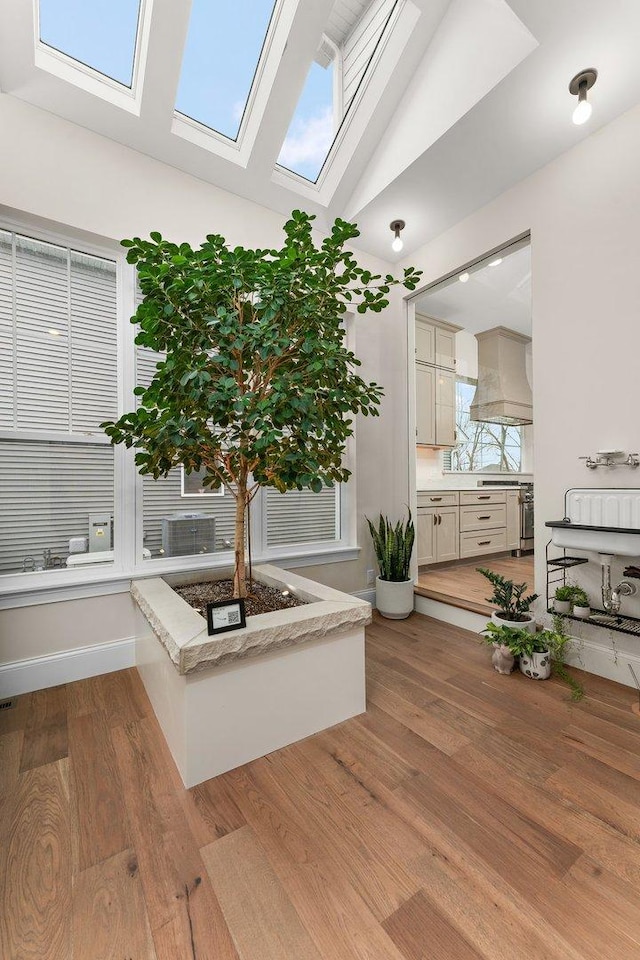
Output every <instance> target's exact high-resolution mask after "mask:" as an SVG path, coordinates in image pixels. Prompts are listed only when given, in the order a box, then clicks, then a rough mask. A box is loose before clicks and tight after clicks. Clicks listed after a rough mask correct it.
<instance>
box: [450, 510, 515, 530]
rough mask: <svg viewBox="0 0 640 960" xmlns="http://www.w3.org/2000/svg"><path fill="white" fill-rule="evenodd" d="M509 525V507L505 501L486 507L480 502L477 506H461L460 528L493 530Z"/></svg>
mask: <svg viewBox="0 0 640 960" xmlns="http://www.w3.org/2000/svg"><path fill="white" fill-rule="evenodd" d="M506 526H507V507H506V505H505V504H504V503H498V504H494V505H493V506H490V507H485V506H484V505H483V504H478V505H477V506H475V507H461V508H460V530H461V531H462V532H463V533H464V532H465V531H467V530H493V529H496V528H498V527H506Z"/></svg>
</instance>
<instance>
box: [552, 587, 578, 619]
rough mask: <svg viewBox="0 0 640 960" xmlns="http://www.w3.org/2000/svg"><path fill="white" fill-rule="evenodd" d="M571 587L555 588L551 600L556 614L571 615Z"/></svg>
mask: <svg viewBox="0 0 640 960" xmlns="http://www.w3.org/2000/svg"><path fill="white" fill-rule="evenodd" d="M573 589H574V588H573V587H571V586H564V587H557V588H556V593H555V596H554V598H553V609H554V610H555V612H556V613H559V614H567V613H571V601H572V600H573Z"/></svg>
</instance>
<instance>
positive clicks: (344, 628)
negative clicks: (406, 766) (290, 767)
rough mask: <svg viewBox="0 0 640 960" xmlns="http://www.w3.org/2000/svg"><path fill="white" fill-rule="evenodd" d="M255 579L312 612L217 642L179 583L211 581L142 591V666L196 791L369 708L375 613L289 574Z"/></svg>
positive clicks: (147, 585)
mask: <svg viewBox="0 0 640 960" xmlns="http://www.w3.org/2000/svg"><path fill="white" fill-rule="evenodd" d="M253 575H254V577H255V579H256V580H259V581H261V582H262V583H265V584H268V585H270V586H277V587H280V588H281V589H288V590H290V591H291V592H292V593H294V594H295V595H296V596H298V597H299V598H300V599H302V600H305V601H306V603H305V605H304V606H300V607H292V608H288V609H285V610H279V611H276V612H273V613H264V614H261V615H260V616H257V617H249V618H248V619H247V626H246V627H245V628H244V629H242V630H234V631H231V632H229V633H224V634H219V635H218V636H213V637H210V636H208V634H207V622H206V620H205V618H204V617H202V616H201V615H200V614H199V613H197V612H196V611H195V610H194V609H193V608H192V607H190V606H189V604H188V603H187V602H186V601H185V600H183V599H182V597H180V596H178V594H177V593H175V591H174V590H173V589H172V587H171V585H170V583H174V584H176V585H177V584H178V583H181V584H182V583H185V582H189V581H190V582H196V581H198V580H203V579H206V574H204V575H203V574H202V573H200V574H189V576H188V577H185V576H175V577H171V576H167V577H166V579H163V578H161V577H151V578H148V579H143V580H135V581H133V582H132V584H131V595H132V597H133V600H134V601H135V603H136V605H137V608H138V619H137V630H136V664H137V668H138V671H139V673H140V676H141V677H142V681H143V683H144V685H145V688H146V690H147V693H148V695H149V699H150V700H151V703H152V705H153V709H154V711H155V713H156V716H157V718H158V721H159V723H160V726H161V728H162V731H163V733H164V736H165V738H166V740H167V743H168V745H169V749H170V750H171V753H172V755H173V758H174V760H175V762H176V765H177V767H178V770H179V771H180V775H181V777H182V779H183V781H184V783H185V785H186V786H187V787H191V786H194V785H195V784H197V783H201V782H202V781H203V780H208V779H210V778H211V777H216V776H218V775H219V774H221V773H224V772H225V771H227V770H232V769H233V768H234V767H237V766H240V765H241V764H243V763H248V762H249V761H250V760H255V759H256V758H257V757H261V756H264V755H265V754H267V753H270V752H271V751H273V750H277V749H278V748H280V747H283V746H286V745H287V744H289V743H294V742H295V741H297V740H301V739H303V738H304V737H308V736H310V735H311V734H313V733H318V732H319V731H320V730H324V729H326V728H327V727H330V726H333V725H334V724H336V723H341V722H342V721H343V720H347V719H349V717H353V716H356V715H357V714H359V713H363V712H364V710H365V708H366V707H365V680H364V628H365V626H366V624H367V623H369V622H370V620H371V605H370V604H369V603H367V602H366V601H365V600H359V599H357V598H356V597H352V596H350V595H349V594H345V593H341V592H339V591H338V590H333V589H331V588H330V587H325V586H323V585H322V584H319V583H315V582H314V581H313V580H308V579H306V578H305V577H300V576H298V575H297V574H294V573H290V572H289V571H287V570H281V569H280V568H278V567H273V566H266V565H265V566H260V567H255V568H254V571H253ZM211 579H214V578H211Z"/></svg>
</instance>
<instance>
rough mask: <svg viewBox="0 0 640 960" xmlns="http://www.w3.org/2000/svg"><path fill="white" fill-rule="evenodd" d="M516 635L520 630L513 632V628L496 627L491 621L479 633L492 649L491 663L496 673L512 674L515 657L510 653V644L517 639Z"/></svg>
mask: <svg viewBox="0 0 640 960" xmlns="http://www.w3.org/2000/svg"><path fill="white" fill-rule="evenodd" d="M517 633H520V630H514V629H513V627H505V626H498V624H497V623H495V622H494V621H493V620H491V621H490V622H489V623H488V624H487V625H486V627H485V628H484V630H482V631H481V636H483V637H484V639H485V641H486V642H487V643H488V644H490V645H491V646H492V647H493V655H492V657H491V662H492V664H493V669H494V670H497V672H498V673H503V674H509V673H512V672H513V668H514V666H515V656H514V654H513V653H512V651H511V643H512V641H514V640H515V639H517V638H516V637H515V634H517Z"/></svg>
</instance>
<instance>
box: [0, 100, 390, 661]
mask: <svg viewBox="0 0 640 960" xmlns="http://www.w3.org/2000/svg"><path fill="white" fill-rule="evenodd" d="M0 129H1V130H2V137H0V169H1V170H2V176H1V177H0V205H2V206H4V207H5V208H8V209H9V210H12V211H16V212H19V213H23V214H27V215H31V216H34V217H38V218H44V219H46V220H49V221H51V222H52V224H54V225H58V226H59V227H61V228H63V229H64V228H65V227H67V228H72V229H73V230H77V231H86V232H88V233H89V234H92V235H96V236H97V237H99V238H101V239H104V238H107V239H111V240H113V241H119V240H120V239H121V238H123V237H128V236H133V235H141V236H144V235H146V234H148V233H149V232H150V231H151V230H159V231H160V232H162V233H163V234H164V235H165V236H167V237H169V238H171V239H174V240H186V241H189V242H191V243H196V244H197V243H199V242H200V240H201V239H203V238H204V236H205V235H206V234H207V233H211V232H216V233H222V234H223V235H224V236H225V237H226V238H227V240H228V241H229V243H231V244H244V245H246V246H265V247H270V246H274V245H279V244H280V242H281V239H282V233H281V227H282V224H283V222H284V219H285V218H283V217H282V216H280V215H278V214H276V213H274V212H272V211H270V210H267V209H266V208H264V207H260V206H258V205H257V204H255V203H252V202H251V201H248V200H245V199H243V198H240V197H237V196H235V195H232V194H229V193H227V192H225V191H223V190H220V189H218V188H216V187H213V186H211V185H210V184H208V183H204V182H203V181H200V180H197V179H195V178H194V177H191V176H188V175H187V174H184V173H182V172H180V171H179V170H176V169H174V168H172V167H169V166H167V165H165V164H162V163H160V162H158V161H156V160H153V159H151V158H149V157H147V156H145V155H143V154H141V153H138V152H136V151H134V150H131V149H129V148H127V147H124V146H122V145H120V144H117V143H114V142H113V141H110V140H108V139H106V138H103V137H100V136H98V135H97V134H95V133H93V132H91V131H89V130H86V129H84V128H82V127H79V126H75V125H74V124H71V123H69V122H67V121H65V120H62V119H60V118H58V117H55V116H53V115H52V114H49V113H47V112H45V111H42V110H39V109H38V108H36V107H33V106H31V105H29V104H26V103H23V102H21V101H19V100H17V99H15V98H14V97H9V96H6V95H0ZM301 205H302V204H301ZM359 259H360V261H361V262H362V263H363V264H364V265H366V266H367V267H369V268H370V269H372V270H374V271H378V270H382V271H384V272H385V273H386V272H387V270H388V265H387V264H385V263H381V262H380V261H377V260H376V259H375V258H373V257H371V256H369V255H366V254H363V255H361V256H359ZM355 323H356V352H357V353H358V354H359V356H360V358H361V359H362V361H363V367H362V369H361V374H362V376H364V377H365V378H368V379H372V380H375V381H376V382H378V383H380V384H382V385H383V386H384V387H385V389H386V391H387V396H386V397H385V400H384V402H383V406H382V411H381V416H380V417H379V418H362V420H361V422H359V423H358V427H357V429H358V439H357V449H356V478H357V479H356V481H355V482H356V483H357V497H358V540H359V542H360V543H361V544H362V546H363V551H362V556H361V558H360V559H359V560H357V561H350V562H345V563H340V564H336V565H332V566H329V567H322V566H314V567H313V568H311V570H310V574H311V575H312V576H313V577H314V578H315V579H317V580H319V581H321V582H326V583H332V584H333V583H336V582H337V583H339V585H340V587H341V588H342V589H344V590H347V591H356V590H363V589H365V588H366V570H367V568H369V567H371V566H373V562H372V561H373V553H372V550H371V546H370V543H369V535H368V532H367V531H366V527H365V525H364V519H363V515H364V514H365V513H368V514H370V515H374V514H376V513H377V512H378V511H380V510H382V511H388V512H390V513H396V512H400V511H402V510H404V505H405V504H406V502H407V499H408V465H407V457H406V442H405V437H406V431H407V397H406V352H407V345H406V330H405V327H404V323H403V311H402V297H401V295H400V294H399V293H396V294H395V296H394V299H393V305H392V306H391V307H390V308H389V309H388V310H386V311H385V312H384V313H382V314H379V315H376V314H371V315H370V316H364V317H361V316H359V315H358V316H357V319H356V321H355ZM382 451H384V453H382ZM54 608H55V609H54ZM51 611H53V614H52V613H51ZM105 611H108V615H105ZM98 622H99V623H100V632H99V635H100V638H101V640H100V641H96V642H103V641H104V640H105V638H106V637H109V636H110V637H111V638H112V639H114V640H116V639H122V638H126V637H129V636H131V635H132V634H131V626H130V622H129V608H128V606H127V603H126V602H124V601H123V602H116V601H115V600H114V598H113V597H107V598H99V599H96V600H94V601H92V600H83V601H82V602H81V603H79V602H78V601H73V602H60V603H57V604H54V605H40V606H31V607H25V608H24V609H22V610H19V611H4V612H0V638H1V640H0V663H2V662H7V661H12V660H16V659H19V658H24V657H34V656H40V655H45V654H50V653H52V652H54V651H56V650H66V649H71V648H75V647H79V646H85V645H87V644H90V643H92V642H93V638H94V637H96V636H97V634H96V629H95V625H96V623H98Z"/></svg>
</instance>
